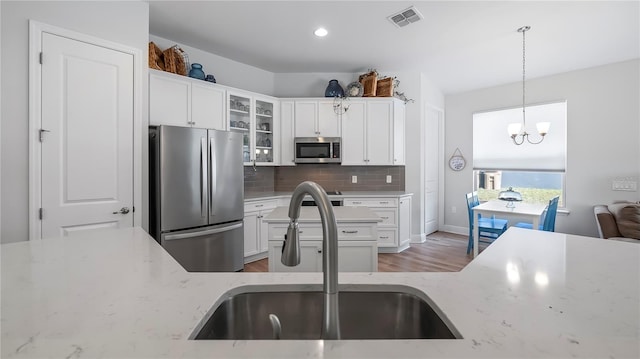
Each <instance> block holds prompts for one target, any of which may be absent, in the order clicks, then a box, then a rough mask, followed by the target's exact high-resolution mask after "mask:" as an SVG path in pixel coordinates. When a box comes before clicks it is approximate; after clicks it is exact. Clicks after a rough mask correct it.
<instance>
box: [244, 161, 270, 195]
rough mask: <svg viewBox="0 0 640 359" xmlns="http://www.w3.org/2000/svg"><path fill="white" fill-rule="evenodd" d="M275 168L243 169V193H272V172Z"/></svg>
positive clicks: (246, 167) (250, 167)
mask: <svg viewBox="0 0 640 359" xmlns="http://www.w3.org/2000/svg"><path fill="white" fill-rule="evenodd" d="M275 168H276V167H256V170H255V171H254V170H253V167H252V166H245V167H244V192H245V193H262V192H273V191H274V187H275V186H274V178H275V177H274V175H273V174H274V172H275V171H274V170H275Z"/></svg>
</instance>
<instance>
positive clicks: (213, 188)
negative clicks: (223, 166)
mask: <svg viewBox="0 0 640 359" xmlns="http://www.w3.org/2000/svg"><path fill="white" fill-rule="evenodd" d="M209 151H210V152H209V158H210V159H211V160H210V162H211V164H210V165H211V189H210V191H211V192H210V193H209V216H213V215H215V213H214V212H213V198H214V197H215V196H216V192H217V185H218V183H217V181H218V173H217V170H218V163H217V160H216V151H215V146H214V142H213V138H209Z"/></svg>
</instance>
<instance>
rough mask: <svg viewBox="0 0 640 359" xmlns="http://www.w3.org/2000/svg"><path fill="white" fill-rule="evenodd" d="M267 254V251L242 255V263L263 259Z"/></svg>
mask: <svg viewBox="0 0 640 359" xmlns="http://www.w3.org/2000/svg"><path fill="white" fill-rule="evenodd" d="M268 256H269V252H262V253H257V254H254V255H250V256H248V257H244V264H247V263H251V262H255V261H259V260H261V259H265V258H267V257H268Z"/></svg>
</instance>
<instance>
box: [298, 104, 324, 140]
mask: <svg viewBox="0 0 640 359" xmlns="http://www.w3.org/2000/svg"><path fill="white" fill-rule="evenodd" d="M294 114H295V115H294V121H295V132H294V133H295V137H318V127H317V123H318V101H313V100H296V101H295V108H294Z"/></svg>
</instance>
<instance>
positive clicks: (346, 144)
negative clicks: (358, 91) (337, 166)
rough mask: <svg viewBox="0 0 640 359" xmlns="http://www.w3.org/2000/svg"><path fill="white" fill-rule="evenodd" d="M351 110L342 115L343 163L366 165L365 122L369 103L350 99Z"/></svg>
mask: <svg viewBox="0 0 640 359" xmlns="http://www.w3.org/2000/svg"><path fill="white" fill-rule="evenodd" d="M350 102H351V103H350V104H349V110H348V111H347V112H346V113H345V114H344V115H343V116H342V119H343V121H342V164H343V165H351V166H362V165H366V164H367V163H366V161H365V159H366V152H365V151H366V144H365V122H366V119H365V117H366V111H367V103H366V102H365V101H364V100H357V101H356V100H353V101H350Z"/></svg>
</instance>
